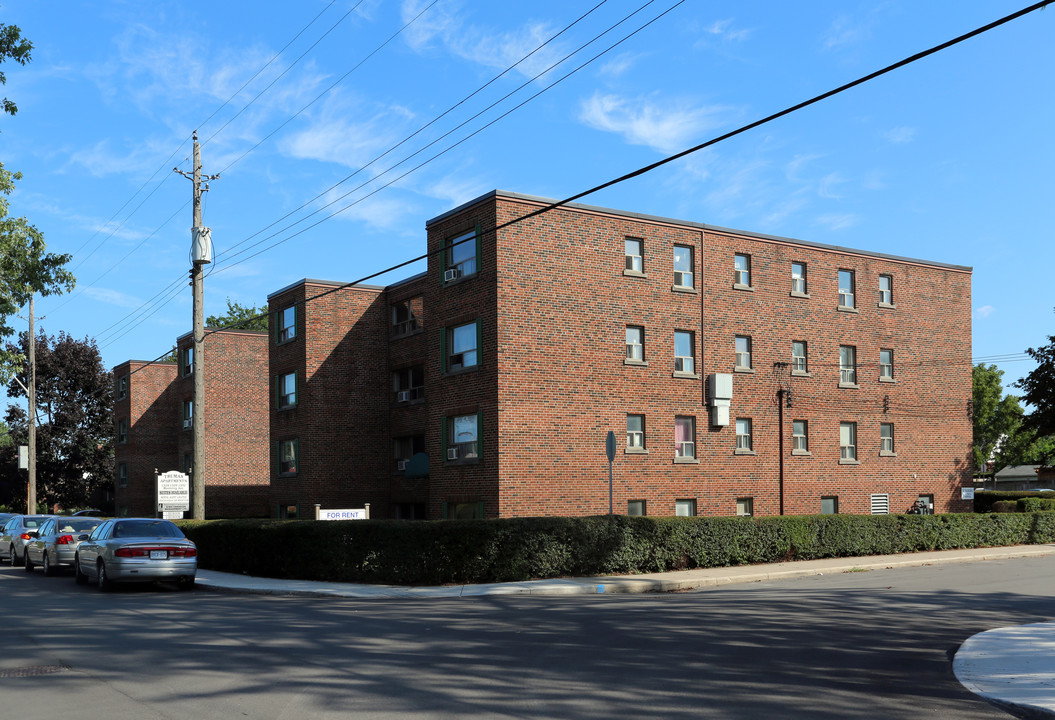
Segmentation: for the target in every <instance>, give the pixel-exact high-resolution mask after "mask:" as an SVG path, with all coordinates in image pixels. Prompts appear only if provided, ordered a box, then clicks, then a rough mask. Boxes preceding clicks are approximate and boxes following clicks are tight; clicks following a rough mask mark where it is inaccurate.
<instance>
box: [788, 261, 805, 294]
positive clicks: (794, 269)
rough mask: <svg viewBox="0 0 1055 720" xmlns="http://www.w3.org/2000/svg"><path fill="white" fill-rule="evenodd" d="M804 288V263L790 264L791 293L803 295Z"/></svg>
mask: <svg viewBox="0 0 1055 720" xmlns="http://www.w3.org/2000/svg"><path fill="white" fill-rule="evenodd" d="M806 288H807V285H806V263H804V262H793V263H791V292H793V293H797V294H799V295H805V294H806Z"/></svg>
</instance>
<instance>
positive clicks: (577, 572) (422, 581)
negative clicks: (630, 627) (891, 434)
mask: <svg viewBox="0 0 1055 720" xmlns="http://www.w3.org/2000/svg"><path fill="white" fill-rule="evenodd" d="M179 524H180V526H181V527H182V528H183V529H184V531H185V532H186V533H187V535H188V537H190V538H191V539H193V540H194V541H195V542H196V543H197V544H198V550H199V565H200V566H201V567H202V568H204V569H211V570H220V571H224V572H233V573H245V574H248V575H255V576H262V577H279V578H292V579H306V580H329V581H337V582H358V583H379V584H393V585H443V584H449V583H453V584H465V583H488V582H508V581H516V580H529V579H540V578H552V577H576V576H592V575H606V574H632V573H647V572H663V571H667V570H681V569H686V568H697V567H720V566H726V565H746V564H751V563H770V562H778V561H783V560H811V559H816V558H826V557H853V556H862V555H880V554H894V553H906V552H917V551H922V550H948V549H954V548H969V547H992V546H1002V545H1024V544H1031V543H1047V542H1055V513H1044V512H1018V513H1008V514H1000V513H994V514H986V515H981V514H963V515H806V516H783V517H764V518H734V517H695V518H683V517H663V518H652V517H627V516H622V515H616V516H607V515H602V516H595V517H584V518H513V519H505V520H465V521H459V520H450V521H443V522H402V521H394V520H353V521H344V522H340V521H339V522H317V521H307V520H286V521H280V520H215V521H206V522H200V521H181V522H180V523H179Z"/></svg>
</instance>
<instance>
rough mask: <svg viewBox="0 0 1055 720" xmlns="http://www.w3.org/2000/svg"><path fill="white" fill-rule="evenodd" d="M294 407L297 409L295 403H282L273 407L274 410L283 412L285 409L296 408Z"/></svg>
mask: <svg viewBox="0 0 1055 720" xmlns="http://www.w3.org/2000/svg"><path fill="white" fill-rule="evenodd" d="M296 409H297V404H296V403H293V404H292V405H283V406H282V407H277V408H275V411H276V412H285V411H286V410H296Z"/></svg>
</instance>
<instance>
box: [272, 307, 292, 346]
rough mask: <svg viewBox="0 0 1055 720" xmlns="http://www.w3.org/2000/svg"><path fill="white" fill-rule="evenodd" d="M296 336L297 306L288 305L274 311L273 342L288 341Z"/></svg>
mask: <svg viewBox="0 0 1055 720" xmlns="http://www.w3.org/2000/svg"><path fill="white" fill-rule="evenodd" d="M295 337H297V306H296V305H290V306H289V307H287V308H283V309H281V310H279V311H278V312H277V313H275V342H276V343H284V342H289V341H290V340H292V339H293V338H295Z"/></svg>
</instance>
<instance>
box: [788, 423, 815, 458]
mask: <svg viewBox="0 0 1055 720" xmlns="http://www.w3.org/2000/svg"><path fill="white" fill-rule="evenodd" d="M809 451H810V424H809V421H807V420H792V421H791V454H792V455H795V454H799V455H805V454H806V453H808V452H809Z"/></svg>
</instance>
